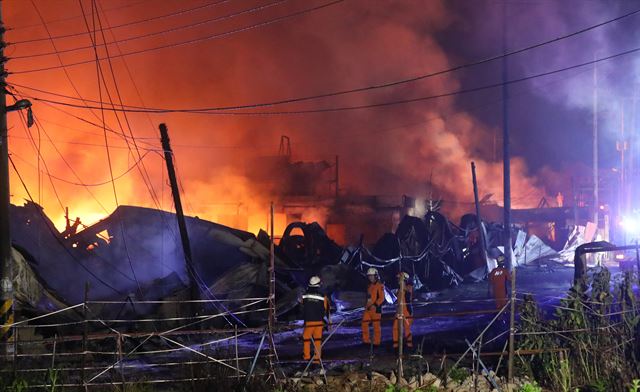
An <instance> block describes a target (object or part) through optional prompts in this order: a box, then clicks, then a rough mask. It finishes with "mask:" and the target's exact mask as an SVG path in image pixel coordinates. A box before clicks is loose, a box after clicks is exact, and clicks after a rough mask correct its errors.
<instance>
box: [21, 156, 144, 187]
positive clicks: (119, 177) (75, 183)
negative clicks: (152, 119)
mask: <svg viewBox="0 0 640 392" xmlns="http://www.w3.org/2000/svg"><path fill="white" fill-rule="evenodd" d="M101 147H104V146H101ZM148 154H149V151H148V152H145V153H144V154H143V155H142V159H144V158H145V157H146V156H147V155H148ZM11 155H13V156H14V157H16V158H18V159H19V160H21V161H22V162H24V163H26V164H27V165H29V166H31V167H34V168H36V170H39V171H40V172H41V173H43V174H46V175H47V176H48V177H51V178H53V179H55V180H58V181H60V182H64V183H65V184H69V185H77V186H90V187H98V186H103V185H107V184H110V183H111V182H112V180H111V179H109V180H105V181H100V182H95V183H86V182H75V181H70V180H66V179H64V178H61V177H58V176H55V175H53V174H51V173H50V172H48V171H44V170H42V169H38V168H37V166H35V165H34V164H32V163H30V162H29V161H28V160H26V159H25V158H23V157H21V156H19V155H17V154H16V153H15V152H11ZM139 162H140V161H136V162H135V163H134V164H133V165H131V166H130V167H129V168H127V170H125V171H124V172H122V173H121V174H119V175H117V176H115V177H114V178H113V181H116V180H119V179H121V178H122V177H124V176H126V175H127V174H129V173H130V172H131V171H132V170H133V169H135V168H136V165H137V164H138V163H139Z"/></svg>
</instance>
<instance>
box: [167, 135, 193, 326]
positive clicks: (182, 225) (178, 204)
mask: <svg viewBox="0 0 640 392" xmlns="http://www.w3.org/2000/svg"><path fill="white" fill-rule="evenodd" d="M160 141H161V142H162V149H163V150H164V160H165V161H166V163H167V173H168V174H169V183H170V184H171V193H172V194H173V204H174V206H175V208H176V218H177V220H178V229H179V230H180V239H181V241H182V251H183V253H184V260H185V264H186V267H187V274H188V275H189V283H190V284H189V286H190V287H189V289H190V298H189V299H191V300H197V299H199V297H200V296H199V294H198V293H199V290H198V285H197V280H196V272H195V269H194V268H193V259H192V257H191V244H190V242H189V233H188V232H187V223H186V221H185V218H184V211H183V210H182V201H181V200H180V190H179V188H178V180H177V178H176V171H175V167H174V165H173V151H172V150H171V142H170V140H169V130H168V129H167V126H166V125H165V124H160ZM189 307H190V310H191V314H190V316H196V306H195V304H194V303H193V302H191V303H190V305H189Z"/></svg>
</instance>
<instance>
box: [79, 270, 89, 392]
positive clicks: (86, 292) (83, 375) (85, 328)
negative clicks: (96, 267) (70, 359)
mask: <svg viewBox="0 0 640 392" xmlns="http://www.w3.org/2000/svg"><path fill="white" fill-rule="evenodd" d="M88 301H89V282H85V283H84V302H83V305H82V317H83V318H84V326H83V330H82V369H81V370H80V372H81V378H82V385H83V387H84V390H85V391H87V390H88V388H87V385H86V380H87V379H86V371H85V368H86V367H87V337H88V335H89V323H88V322H87V313H88V311H87V310H88V309H87V302H88Z"/></svg>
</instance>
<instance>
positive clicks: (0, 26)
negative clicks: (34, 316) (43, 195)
mask: <svg viewBox="0 0 640 392" xmlns="http://www.w3.org/2000/svg"><path fill="white" fill-rule="evenodd" d="M4 32H5V27H4V23H3V21H2V2H0V85H1V86H2V88H0V346H2V347H3V350H4V351H3V352H2V354H3V355H6V354H9V350H10V349H9V345H8V344H5V343H8V339H9V336H10V333H11V329H10V328H9V329H6V328H3V327H4V325H11V324H12V323H13V283H12V280H11V278H12V272H11V269H12V268H11V232H10V228H9V219H10V213H9V212H10V204H9V203H10V195H9V147H8V142H9V131H8V129H7V97H6V89H5V86H6V83H7V82H6V76H7V73H6V71H5V68H4V63H5V62H6V61H7V59H6V58H5V57H4V47H5V46H6V44H5V42H4ZM5 329H6V330H5Z"/></svg>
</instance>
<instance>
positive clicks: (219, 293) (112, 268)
mask: <svg viewBox="0 0 640 392" xmlns="http://www.w3.org/2000/svg"><path fill="white" fill-rule="evenodd" d="M11 219H12V221H11V224H12V241H13V244H14V247H15V252H14V265H15V268H14V271H15V273H14V276H15V281H16V282H15V283H16V287H17V290H16V302H17V304H18V306H19V308H20V309H21V311H22V312H23V313H24V314H25V315H37V314H44V313H49V312H52V311H55V310H58V309H62V308H64V307H66V306H69V305H74V304H79V303H82V302H83V301H85V300H86V299H89V300H91V301H102V302H104V303H103V304H101V305H100V306H96V307H92V312H94V313H95V314H94V316H95V317H98V318H106V319H110V318H117V319H123V320H135V319H136V318H137V317H139V316H140V315H154V314H165V315H166V314H168V313H171V312H176V310H175V309H173V310H171V309H167V306H165V305H163V304H162V303H161V302H163V301H162V300H175V301H179V300H185V299H188V298H189V287H188V285H189V281H190V279H189V278H190V277H189V276H188V272H187V269H186V268H185V262H184V256H183V253H182V248H181V246H180V244H179V235H178V228H177V223H176V219H175V215H174V214H172V213H169V212H164V211H159V210H154V209H149V208H141V207H131V206H120V207H118V208H117V209H116V210H115V211H114V213H113V214H111V215H110V216H109V217H107V218H105V219H104V220H102V221H100V222H98V223H96V224H94V225H92V226H90V227H87V228H85V229H83V230H82V231H79V232H75V230H70V231H65V232H63V233H60V232H59V231H58V230H57V229H56V228H55V227H54V225H53V223H52V222H51V221H50V220H49V219H48V218H47V216H46V215H45V214H44V212H43V210H42V208H41V207H40V206H38V205H37V204H34V203H31V202H27V203H26V204H25V205H24V206H22V207H18V206H12V208H11ZM187 228H188V232H189V236H190V240H191V247H192V253H193V264H194V270H195V275H196V276H195V281H196V282H197V284H198V290H197V292H198V294H199V296H200V298H201V299H205V300H212V301H211V302H210V303H209V302H207V303H206V304H207V306H209V308H208V309H206V310H207V311H208V312H216V311H218V312H221V313H223V312H225V311H227V310H229V309H235V308H238V307H240V306H242V305H243V300H244V299H246V298H265V297H267V295H268V285H267V282H268V265H269V256H270V252H269V245H270V238H269V236H268V235H267V234H266V233H265V232H260V233H259V234H258V235H257V236H255V235H254V234H252V233H248V232H245V231H241V230H236V229H232V228H229V227H226V226H222V225H219V224H216V223H212V222H208V221H205V220H202V219H198V218H187ZM480 230H483V232H482V235H480V233H479V230H478V225H477V219H476V218H475V216H474V215H465V216H463V217H462V219H461V221H460V225H455V224H453V223H452V222H450V221H449V220H447V219H446V217H445V216H444V215H442V214H440V213H439V212H437V211H429V212H428V213H427V214H426V216H425V217H424V219H422V218H418V217H413V216H405V217H404V218H403V219H402V221H401V222H400V224H399V225H398V227H397V230H396V231H395V232H394V233H387V234H384V235H383V236H382V237H381V238H380V239H379V240H378V241H377V242H376V243H375V244H374V245H373V247H371V249H369V248H368V247H366V246H365V245H364V244H363V241H362V240H361V241H360V243H359V244H358V245H356V246H349V247H346V248H343V247H341V246H339V245H337V244H336V243H335V242H334V241H333V240H331V239H330V238H329V237H328V236H327V234H326V232H325V231H324V230H323V228H322V227H321V226H320V225H319V224H318V223H302V222H296V223H292V224H290V225H289V226H288V227H287V228H286V230H285V232H284V233H283V236H282V238H281V240H280V243H279V244H278V245H277V246H276V247H275V266H276V288H275V290H276V313H277V314H278V315H279V317H280V316H282V318H294V317H295V316H296V309H297V307H298V304H299V300H298V299H299V297H300V295H301V292H302V291H303V290H304V288H305V286H306V282H307V279H308V278H309V277H310V276H312V275H316V274H319V275H321V277H322V279H323V282H324V287H325V289H326V290H327V291H328V292H329V293H331V294H332V295H333V299H334V301H335V302H336V304H338V305H339V306H338V307H339V308H340V309H346V308H357V307H360V306H362V304H363V303H364V300H365V299H364V294H363V293H364V292H365V288H366V279H365V278H364V275H365V271H366V270H367V268H369V267H376V268H378V269H379V271H380V273H381V277H382V279H383V280H385V281H386V283H387V287H388V288H390V289H391V290H393V289H394V288H395V276H396V275H397V273H398V271H400V270H402V271H406V272H409V273H410V274H411V275H412V276H413V279H414V287H415V288H416V290H420V289H422V291H438V290H442V289H444V288H447V287H450V286H453V285H457V284H460V283H461V282H463V281H478V280H482V279H484V278H485V276H486V273H487V272H488V271H490V270H491V269H492V267H493V265H494V264H495V258H496V257H497V256H498V255H499V254H501V253H502V252H501V247H500V246H499V244H500V243H501V242H502V239H501V233H502V227H501V226H499V225H495V224H485V223H483V224H482V225H481V227H480ZM580 233H581V232H580V231H579V230H577V231H576V232H575V233H574V235H573V236H572V237H571V238H570V241H569V242H568V244H567V247H565V248H566V249H565V250H563V251H561V252H555V251H554V250H553V249H551V248H549V247H548V246H547V245H545V244H544V243H543V242H542V241H541V240H540V239H539V238H537V237H535V236H531V237H529V238H528V239H527V238H526V235H525V234H524V232H519V233H517V235H516V236H515V238H516V244H515V249H514V262H515V263H516V265H524V264H527V263H530V262H532V261H534V260H536V259H540V258H541V257H542V258H547V259H548V258H554V257H556V258H558V259H562V258H563V257H564V258H566V257H568V255H569V253H571V254H572V253H573V250H575V248H576V247H577V246H578V245H580V244H581V243H582V242H584V241H583V237H581V234H580ZM582 233H584V230H583V231H582ZM483 239H484V241H485V244H484V249H486V252H487V253H486V254H487V256H486V257H485V256H484V255H483V254H484V250H483V249H482V244H481V241H482V240H483ZM525 240H526V241H525ZM571 258H572V256H571ZM85 287H86V288H87V291H85ZM388 296H389V300H390V301H393V293H392V291H390V292H389V293H388ZM218 300H224V302H215V301H218ZM127 301H128V302H130V304H129V305H125V306H123V305H122V303H123V302H127ZM138 301H144V302H145V303H143V304H140V303H138ZM153 301H156V302H160V303H152V304H150V303H148V302H153ZM222 303H224V304H225V305H222ZM264 305H265V304H264V303H262V304H258V305H255V307H254V308H247V309H246V310H251V309H255V310H256V311H255V312H246V311H245V312H242V314H241V315H240V314H239V315H233V314H232V317H231V320H230V322H231V323H235V324H241V325H259V324H262V323H264V321H265V320H266V317H267V314H266V312H264V308H265V306H264ZM260 309H262V310H260ZM259 310H260V311H259ZM178 313H179V312H178ZM232 313H233V312H232ZM60 317H64V318H65V320H66V321H68V320H69V319H76V320H77V319H80V318H81V314H80V312H79V311H78V312H76V313H70V312H65V314H64V316H63V315H60ZM228 321H229V320H228ZM48 322H51V319H48ZM213 325H217V326H223V325H225V324H224V321H222V320H221V319H217V320H216V321H215V323H214V324H213Z"/></svg>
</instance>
